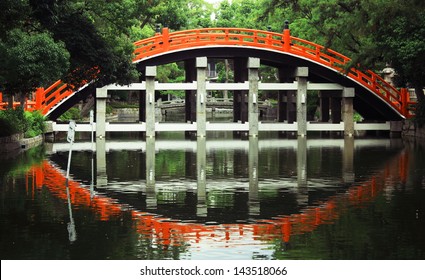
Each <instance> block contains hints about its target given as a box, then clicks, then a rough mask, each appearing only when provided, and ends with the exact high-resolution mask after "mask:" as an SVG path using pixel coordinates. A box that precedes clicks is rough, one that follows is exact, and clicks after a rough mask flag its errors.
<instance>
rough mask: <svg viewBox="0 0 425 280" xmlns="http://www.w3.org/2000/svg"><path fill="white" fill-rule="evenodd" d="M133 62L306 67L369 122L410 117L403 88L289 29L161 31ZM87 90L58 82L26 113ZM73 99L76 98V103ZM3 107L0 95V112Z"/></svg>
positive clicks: (139, 45)
mask: <svg viewBox="0 0 425 280" xmlns="http://www.w3.org/2000/svg"><path fill="white" fill-rule="evenodd" d="M134 46H135V50H134V59H133V62H134V63H136V64H138V68H139V69H140V70H141V71H144V66H152V65H160V64H164V63H170V62H176V61H181V60H186V59H190V58H194V57H199V56H206V57H219V58H234V57H259V58H260V59H261V63H264V64H268V65H272V66H276V67H282V66H285V65H291V66H307V67H309V73H312V74H311V76H310V77H309V79H310V80H313V81H325V82H329V81H331V82H336V83H339V84H341V85H343V86H346V87H354V88H355V91H356V97H355V98H354V109H355V110H356V111H358V112H359V113H360V114H362V115H363V116H366V117H368V116H369V117H370V119H384V120H400V119H404V118H408V117H410V116H411V112H409V105H410V104H411V103H412V102H410V100H409V95H408V92H407V90H406V89H397V88H395V87H393V86H391V85H390V84H388V83H387V82H385V80H384V79H383V78H382V77H380V76H379V75H378V74H376V73H374V72H372V71H365V72H363V71H360V70H358V69H355V68H351V69H350V70H349V71H348V72H347V73H344V72H343V69H344V65H346V64H347V63H348V62H349V61H350V59H349V58H348V57H346V56H344V55H342V54H340V53H338V52H335V51H333V50H330V49H327V48H325V47H324V46H321V45H318V44H315V43H313V42H309V41H306V40H303V39H300V38H296V37H293V36H291V35H290V30H289V29H285V30H284V31H283V33H275V32H269V31H262V30H252V29H241V28H204V29H195V30H186V31H177V32H172V33H170V32H169V30H168V28H164V29H163V31H162V33H157V34H156V35H155V36H153V37H151V38H147V39H144V40H140V41H137V42H135V43H134ZM87 91H88V90H87V89H86V87H83V88H80V89H79V90H77V91H74V90H70V89H68V87H67V85H66V84H64V83H63V82H61V81H57V82H55V83H53V84H52V85H51V86H49V87H48V88H45V89H44V88H39V89H37V91H36V92H35V93H34V94H33V96H34V98H33V100H29V102H28V103H27V110H41V111H42V113H43V114H44V115H46V116H49V117H50V118H53V119H54V118H55V117H57V116H59V115H58V113H57V112H56V113H54V111H55V110H56V109H58V108H60V107H61V106H64V107H62V110H59V111H62V112H63V111H65V110H63V109H68V108H70V107H71V106H72V105H74V104H75V103H76V102H78V101H79V100H81V99H83V98H85V97H86V96H87V95H88V92H87ZM77 96H78V98H79V99H78V98H76V97H77ZM2 107H5V103H4V102H2V96H1V93H0V108H2Z"/></svg>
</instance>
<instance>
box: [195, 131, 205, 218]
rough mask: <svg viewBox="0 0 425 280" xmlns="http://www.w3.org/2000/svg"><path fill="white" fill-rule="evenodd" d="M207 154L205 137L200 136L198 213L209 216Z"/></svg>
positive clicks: (197, 162)
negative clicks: (207, 203)
mask: <svg viewBox="0 0 425 280" xmlns="http://www.w3.org/2000/svg"><path fill="white" fill-rule="evenodd" d="M206 167H207V155H206V140H205V137H198V140H197V149H196V175H197V196H198V205H197V211H196V214H197V216H199V217H206V216H207V212H208V209H207V205H206V198H207V175H206Z"/></svg>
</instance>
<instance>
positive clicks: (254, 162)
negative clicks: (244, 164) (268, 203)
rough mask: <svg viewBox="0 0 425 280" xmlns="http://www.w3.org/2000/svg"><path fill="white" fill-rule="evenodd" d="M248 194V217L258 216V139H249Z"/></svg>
mask: <svg viewBox="0 0 425 280" xmlns="http://www.w3.org/2000/svg"><path fill="white" fill-rule="evenodd" d="M248 171H249V194H248V199H249V201H248V207H249V215H250V216H258V215H260V199H259V188H258V137H249V151H248Z"/></svg>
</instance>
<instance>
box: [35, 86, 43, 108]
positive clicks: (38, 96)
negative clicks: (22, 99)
mask: <svg viewBox="0 0 425 280" xmlns="http://www.w3.org/2000/svg"><path fill="white" fill-rule="evenodd" d="M43 93H44V88H37V90H36V91H35V110H41V106H42V104H43V101H44V100H43V99H44V95H43Z"/></svg>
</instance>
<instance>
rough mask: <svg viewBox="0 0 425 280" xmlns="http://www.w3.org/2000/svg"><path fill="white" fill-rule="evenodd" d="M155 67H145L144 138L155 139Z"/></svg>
mask: <svg viewBox="0 0 425 280" xmlns="http://www.w3.org/2000/svg"><path fill="white" fill-rule="evenodd" d="M155 76H156V66H147V67H146V137H155Z"/></svg>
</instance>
